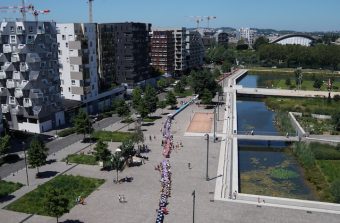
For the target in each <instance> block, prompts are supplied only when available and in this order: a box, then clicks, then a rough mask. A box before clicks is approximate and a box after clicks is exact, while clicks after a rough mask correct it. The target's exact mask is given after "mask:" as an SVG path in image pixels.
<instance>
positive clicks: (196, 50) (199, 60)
mask: <svg viewBox="0 0 340 223" xmlns="http://www.w3.org/2000/svg"><path fill="white" fill-rule="evenodd" d="M186 39H187V41H186V55H187V56H186V64H187V65H186V67H187V68H189V69H192V68H198V67H201V66H202V65H203V63H204V45H203V39H202V36H201V34H200V33H199V32H198V31H187V37H186Z"/></svg>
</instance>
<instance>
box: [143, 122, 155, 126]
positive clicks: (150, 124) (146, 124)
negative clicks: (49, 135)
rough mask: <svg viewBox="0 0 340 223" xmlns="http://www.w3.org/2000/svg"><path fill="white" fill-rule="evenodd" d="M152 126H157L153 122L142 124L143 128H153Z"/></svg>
mask: <svg viewBox="0 0 340 223" xmlns="http://www.w3.org/2000/svg"><path fill="white" fill-rule="evenodd" d="M152 125H155V123H153V122H146V123H143V124H142V126H152Z"/></svg>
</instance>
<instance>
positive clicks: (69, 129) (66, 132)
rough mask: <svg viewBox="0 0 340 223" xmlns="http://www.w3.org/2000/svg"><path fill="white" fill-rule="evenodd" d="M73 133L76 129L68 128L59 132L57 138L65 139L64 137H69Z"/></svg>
mask: <svg viewBox="0 0 340 223" xmlns="http://www.w3.org/2000/svg"><path fill="white" fill-rule="evenodd" d="M75 132H76V129H75V128H73V127H72V128H68V129H64V130H61V131H59V132H58V133H57V135H58V136H59V137H65V136H68V135H71V134H73V133H75Z"/></svg>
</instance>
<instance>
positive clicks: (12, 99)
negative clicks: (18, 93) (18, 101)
mask: <svg viewBox="0 0 340 223" xmlns="http://www.w3.org/2000/svg"><path fill="white" fill-rule="evenodd" d="M9 103H10V104H15V98H14V97H12V96H10V97H9Z"/></svg>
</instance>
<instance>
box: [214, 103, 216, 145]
mask: <svg viewBox="0 0 340 223" xmlns="http://www.w3.org/2000/svg"><path fill="white" fill-rule="evenodd" d="M215 142H216V106H215V107H214V143H215Z"/></svg>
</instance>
